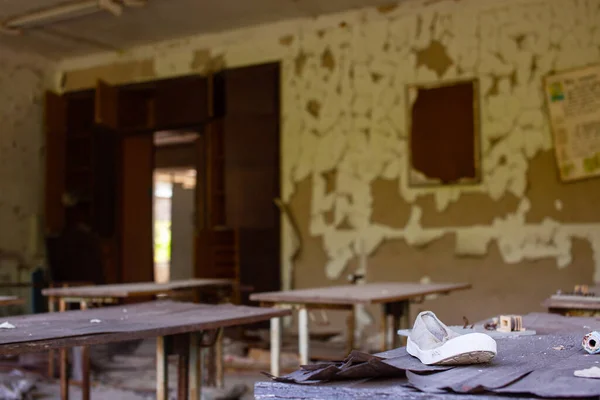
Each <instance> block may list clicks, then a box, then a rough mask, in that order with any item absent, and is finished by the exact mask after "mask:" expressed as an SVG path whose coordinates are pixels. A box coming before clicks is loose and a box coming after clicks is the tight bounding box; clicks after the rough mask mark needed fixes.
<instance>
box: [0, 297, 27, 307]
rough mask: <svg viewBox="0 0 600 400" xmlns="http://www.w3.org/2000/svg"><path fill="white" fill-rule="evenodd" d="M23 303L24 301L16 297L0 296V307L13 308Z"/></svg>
mask: <svg viewBox="0 0 600 400" xmlns="http://www.w3.org/2000/svg"><path fill="white" fill-rule="evenodd" d="M24 303H25V301H24V300H23V299H21V298H19V297H17V296H0V306H14V305H21V304H24Z"/></svg>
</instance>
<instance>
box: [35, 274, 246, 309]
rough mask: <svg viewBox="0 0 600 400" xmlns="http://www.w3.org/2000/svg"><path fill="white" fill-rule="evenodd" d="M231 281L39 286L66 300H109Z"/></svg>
mask: <svg viewBox="0 0 600 400" xmlns="http://www.w3.org/2000/svg"><path fill="white" fill-rule="evenodd" d="M235 284H236V283H235V281H233V280H232V279H186V280H181V281H171V282H165V283H155V282H139V283H120V284H114V285H90V286H75V287H58V288H48V289H44V290H42V294H43V295H44V296H48V297H51V298H52V297H54V298H57V299H59V302H60V301H63V302H66V303H81V302H86V303H113V302H115V300H117V299H126V298H133V297H145V296H156V295H167V294H170V293H172V292H177V291H183V290H199V289H215V288H216V289H219V288H221V289H223V288H231V287H233V286H234V285H235Z"/></svg>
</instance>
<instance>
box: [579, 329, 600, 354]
mask: <svg viewBox="0 0 600 400" xmlns="http://www.w3.org/2000/svg"><path fill="white" fill-rule="evenodd" d="M581 345H582V346H583V348H584V350H585V351H587V352H588V353H590V354H600V332H598V331H594V332H590V333H588V334H587V335H585V336H584V337H583V341H582V343H581Z"/></svg>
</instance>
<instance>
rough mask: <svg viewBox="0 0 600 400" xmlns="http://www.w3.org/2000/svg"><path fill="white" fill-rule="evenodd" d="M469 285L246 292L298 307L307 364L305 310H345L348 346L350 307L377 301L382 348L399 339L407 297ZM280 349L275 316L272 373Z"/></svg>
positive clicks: (276, 367) (275, 371)
mask: <svg viewBox="0 0 600 400" xmlns="http://www.w3.org/2000/svg"><path fill="white" fill-rule="evenodd" d="M470 288H471V285H470V284H468V283H430V284H419V283H408V282H386V283H366V284H362V285H343V286H330V287H321V288H314V289H301V290H289V291H281V292H267V293H255V294H252V295H250V300H252V301H258V302H260V303H261V305H264V306H274V307H279V308H294V309H297V310H298V344H299V352H300V362H301V363H302V364H308V362H309V358H310V356H309V346H308V343H309V333H308V310H312V309H330V310H346V311H349V312H350V317H349V318H348V332H349V334H348V338H347V340H348V343H347V347H348V349H349V350H351V349H352V348H354V330H355V315H354V314H355V313H354V307H355V306H356V305H361V304H365V305H366V304H381V308H382V314H383V315H382V316H383V319H382V321H383V327H382V330H383V343H382V350H386V349H388V348H391V347H396V346H397V344H398V343H399V337H398V335H396V331H397V330H398V329H401V328H407V327H408V326H409V324H410V315H409V314H410V313H409V308H410V303H411V301H418V300H421V299H423V298H424V297H425V296H427V295H431V294H447V293H450V292H452V291H456V290H464V289H470ZM350 332H351V333H350ZM390 342H391V343H390ZM280 351H281V322H280V319H278V318H277V319H272V320H271V373H272V374H273V375H279V365H280V359H279V356H280Z"/></svg>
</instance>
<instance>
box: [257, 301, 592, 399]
mask: <svg viewBox="0 0 600 400" xmlns="http://www.w3.org/2000/svg"><path fill="white" fill-rule="evenodd" d="M523 320H524V325H525V326H526V327H527V328H530V327H531V328H534V329H536V330H537V331H538V332H539V333H541V332H543V333H542V334H541V335H537V336H522V337H519V338H511V339H500V340H498V341H497V344H498V355H497V356H496V357H495V358H494V360H492V362H491V363H489V364H485V365H468V366H458V367H453V366H426V365H424V364H422V363H421V362H420V361H418V359H416V358H414V357H412V356H410V355H409V354H408V353H407V352H406V348H405V347H401V348H397V349H393V350H390V351H387V352H383V353H378V354H375V355H373V356H371V355H368V354H365V353H361V352H357V351H353V352H352V353H351V354H350V355H349V356H348V358H347V359H345V360H344V361H338V362H329V363H320V364H318V365H310V366H308V367H304V368H300V369H299V370H297V371H295V372H293V373H291V374H289V375H285V376H284V377H281V379H283V381H281V382H259V383H257V384H256V386H255V391H254V394H255V398H256V399H267V398H269V399H275V400H276V399H289V398H299V397H302V398H349V399H359V398H361V399H362V398H385V399H388V398H402V399H413V400H414V399H440V400H441V399H448V400H450V399H457V398H459V399H467V397H466V396H469V397H468V398H470V399H478V400H479V399H486V400H492V399H506V397H501V396H499V395H507V394H509V395H513V396H514V395H516V396H517V397H512V396H511V398H518V399H524V398H549V397H553V398H569V397H578V398H580V399H583V398H586V399H593V400H596V399H598V395H600V385H598V382H595V380H593V379H587V380H586V379H581V378H577V377H575V376H574V375H573V371H575V370H578V369H583V368H588V367H589V366H590V363H592V364H591V365H594V364H593V363H594V361H593V360H592V358H593V357H591V358H590V356H589V355H588V354H586V353H585V351H583V349H581V338H582V337H583V335H584V334H585V333H588V332H589V331H590V330H594V329H598V327H600V318H590V317H564V316H561V315H556V314H545V313H531V314H527V315H524V316H523ZM377 358H379V360H378V359H377ZM590 360H592V361H590ZM292 382H295V383H298V384H294V383H292ZM407 384H408V385H411V386H412V387H414V388H415V389H417V388H418V389H419V390H420V391H416V390H415V389H411V388H409V387H406V385H407ZM482 388H485V391H484V390H482Z"/></svg>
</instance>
